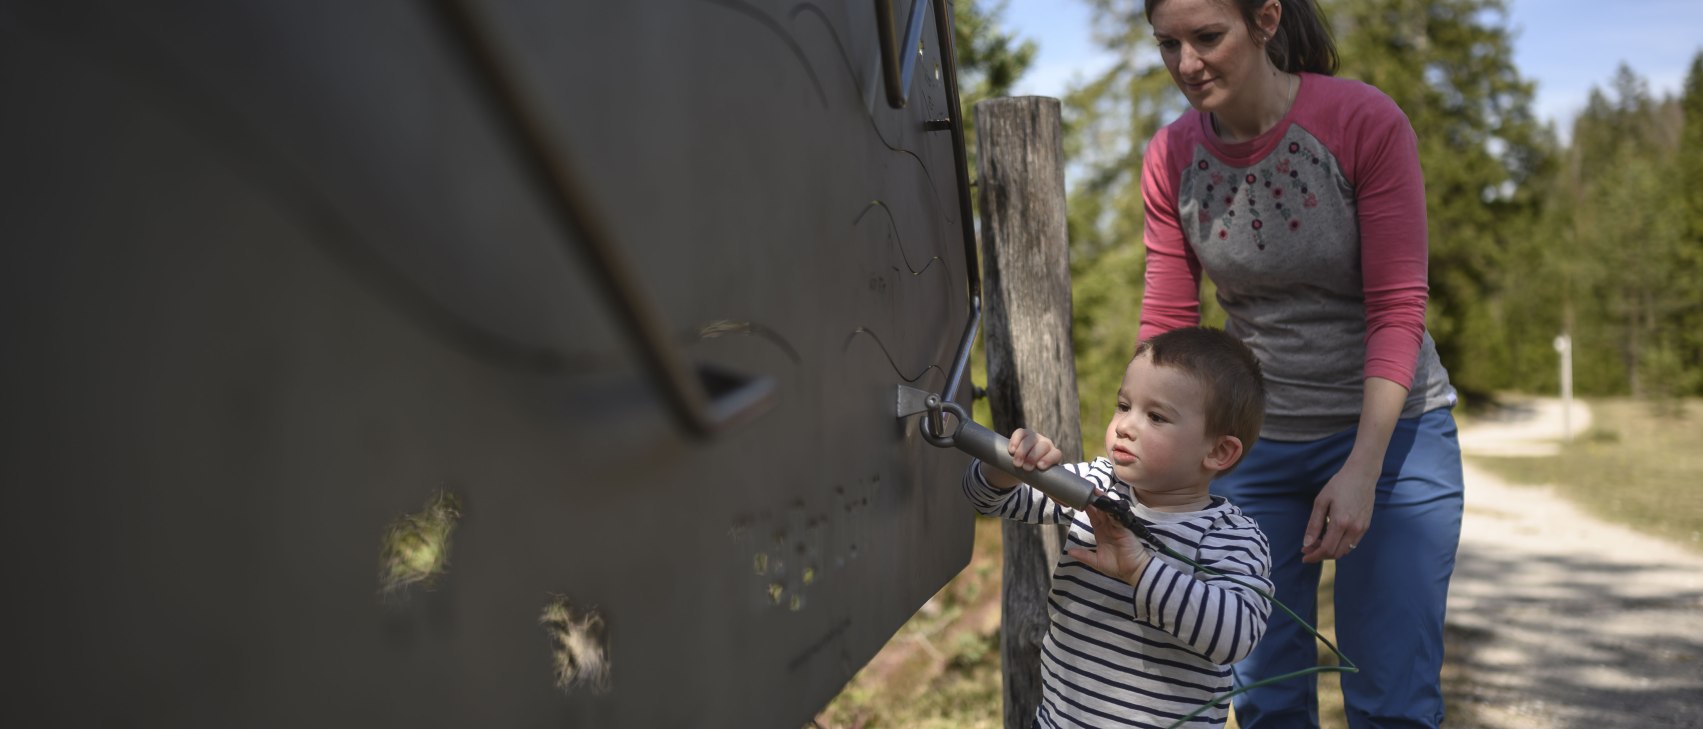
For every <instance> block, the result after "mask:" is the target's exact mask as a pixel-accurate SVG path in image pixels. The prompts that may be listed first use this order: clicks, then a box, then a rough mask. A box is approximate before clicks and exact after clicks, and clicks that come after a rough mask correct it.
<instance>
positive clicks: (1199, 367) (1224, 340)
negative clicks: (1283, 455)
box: [1131, 327, 1265, 473]
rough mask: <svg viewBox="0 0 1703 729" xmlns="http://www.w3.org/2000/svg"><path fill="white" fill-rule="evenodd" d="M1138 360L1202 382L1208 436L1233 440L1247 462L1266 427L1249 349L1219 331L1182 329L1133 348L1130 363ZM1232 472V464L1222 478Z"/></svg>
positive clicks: (1261, 383) (1261, 388) (1261, 382)
mask: <svg viewBox="0 0 1703 729" xmlns="http://www.w3.org/2000/svg"><path fill="white" fill-rule="evenodd" d="M1142 355H1147V356H1149V357H1151V358H1152V360H1153V364H1154V365H1155V366H1161V367H1173V368H1176V369H1178V370H1181V371H1182V372H1185V373H1187V374H1188V375H1189V376H1191V377H1194V378H1195V380H1196V381H1198V382H1200V384H1201V387H1202V389H1204V390H1206V407H1205V410H1206V434H1207V435H1208V436H1214V437H1216V436H1220V435H1233V436H1236V437H1237V438H1238V439H1240V440H1241V441H1242V457H1244V458H1245V457H1247V454H1248V451H1250V450H1253V447H1254V441H1256V440H1259V435H1260V424H1261V423H1263V422H1265V376H1264V375H1262V374H1261V373H1260V363H1259V360H1258V359H1256V358H1255V357H1254V352H1253V350H1251V349H1248V345H1246V344H1243V343H1242V341H1241V340H1239V339H1237V338H1235V337H1232V336H1230V335H1229V334H1227V333H1225V332H1224V331H1223V330H1221V329H1212V328H1208V327H1184V328H1182V329H1172V330H1171V331H1168V332H1165V333H1164V334H1160V335H1159V336H1156V337H1154V338H1152V339H1148V340H1144V341H1142V342H1140V343H1138V344H1136V345H1135V356H1134V357H1132V358H1131V359H1132V360H1134V359H1140V358H1141V356H1142ZM1236 463H1241V458H1238V459H1236ZM1235 467H1236V464H1235V463H1232V464H1230V467H1229V468H1226V469H1224V471H1223V472H1224V473H1228V472H1229V471H1230V470H1231V469H1233V468H1235Z"/></svg>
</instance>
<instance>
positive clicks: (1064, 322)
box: [975, 96, 1082, 729]
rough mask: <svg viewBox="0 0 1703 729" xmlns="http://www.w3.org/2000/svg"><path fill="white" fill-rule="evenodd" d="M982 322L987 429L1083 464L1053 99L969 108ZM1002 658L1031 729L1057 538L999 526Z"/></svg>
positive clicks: (1013, 728)
mask: <svg viewBox="0 0 1703 729" xmlns="http://www.w3.org/2000/svg"><path fill="white" fill-rule="evenodd" d="M975 112H976V129H977V133H976V153H977V159H978V160H979V167H980V171H979V179H980V181H979V194H980V196H981V198H980V199H981V226H982V227H981V233H982V261H983V273H982V287H983V297H984V301H983V315H984V316H985V317H986V321H987V326H986V330H985V332H986V333H985V341H986V344H987V363H988V385H987V391H988V402H989V404H990V405H991V406H992V411H993V426H994V430H996V431H998V432H1000V433H1005V434H1010V432H1011V431H1012V430H1013V429H1015V428H1018V427H1024V428H1028V429H1030V430H1034V431H1036V432H1039V433H1042V434H1044V435H1046V436H1048V437H1050V438H1052V439H1053V441H1054V442H1056V443H1057V444H1058V447H1059V449H1060V450H1062V451H1064V455H1065V458H1066V459H1067V461H1078V460H1081V458H1082V433H1081V426H1080V424H1079V420H1078V418H1079V413H1080V407H1079V405H1078V402H1077V393H1076V358H1075V354H1074V352H1073V351H1072V349H1071V332H1070V322H1071V312H1070V254H1069V239H1068V235H1067V232H1066V228H1065V211H1066V206H1065V196H1064V152H1063V145H1062V142H1061V133H1060V123H1059V102H1058V100H1057V99H1052V98H1046V97H1039V96H1031V97H1023V98H1012V99H990V100H987V101H983V102H981V103H978V104H976V107H975ZM1003 534H1004V538H1005V569H1004V573H1003V574H1004V578H1003V579H1004V583H1003V588H1002V594H1001V610H1002V611H1003V612H1002V616H1003V617H1002V629H1001V633H1000V659H1001V665H1002V666H1003V669H1004V674H1005V726H1006V727H1007V729H1027V727H1029V726H1030V725H1031V723H1032V722H1033V721H1034V718H1033V717H1034V715H1035V709H1036V707H1038V706H1039V705H1040V697H1041V672H1040V650H1041V639H1042V638H1043V637H1044V636H1045V635H1046V631H1047V593H1048V591H1049V590H1050V589H1051V577H1050V575H1051V572H1050V569H1051V566H1052V565H1053V563H1054V561H1055V559H1056V557H1057V554H1058V551H1059V549H1060V546H1059V537H1060V534H1061V530H1060V529H1059V528H1057V527H1036V526H1031V525H1028V524H1021V523H1018V522H1006V523H1005V525H1004V531H1003Z"/></svg>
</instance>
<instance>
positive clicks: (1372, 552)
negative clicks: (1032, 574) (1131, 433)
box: [1141, 0, 1463, 729]
mask: <svg viewBox="0 0 1703 729" xmlns="http://www.w3.org/2000/svg"><path fill="white" fill-rule="evenodd" d="M1146 11H1147V19H1148V22H1149V23H1151V24H1152V26H1153V33H1154V36H1155V37H1156V38H1157V39H1158V42H1159V48H1160V52H1161V55H1162V56H1163V58H1164V60H1165V65H1166V67H1167V68H1168V69H1169V70H1170V73H1171V78H1172V80H1173V81H1175V82H1176V84H1177V87H1178V88H1180V89H1181V90H1182V92H1183V94H1184V96H1186V97H1187V98H1188V101H1189V104H1190V105H1191V106H1192V107H1193V108H1192V109H1191V110H1190V111H1188V112H1186V113H1185V114H1184V115H1183V116H1182V117H1181V118H1180V119H1178V120H1176V121H1175V122H1173V123H1172V124H1170V125H1168V126H1167V127H1165V128H1164V129H1162V130H1160V132H1159V133H1158V134H1156V135H1155V136H1154V138H1153V140H1152V142H1151V143H1150V144H1149V145H1148V149H1147V154H1146V158H1145V162H1144V167H1143V171H1142V195H1143V200H1144V203H1145V208H1146V230H1145V234H1144V240H1145V244H1146V246H1147V271H1146V282H1147V288H1146V291H1145V293H1144V295H1143V299H1142V324H1141V336H1142V338H1143V339H1146V338H1149V337H1152V336H1154V335H1156V334H1158V333H1160V332H1163V331H1167V330H1170V329H1174V328H1177V327H1181V326H1189V325H1194V324H1196V323H1197V322H1198V321H1199V318H1200V311H1199V303H1198V298H1197V297H1198V292H1199V285H1200V276H1201V274H1202V273H1205V274H1206V275H1207V276H1209V277H1210V278H1211V279H1212V280H1213V283H1214V284H1216V285H1217V289H1218V300H1219V302H1220V303H1221V304H1222V305H1223V308H1224V310H1225V311H1226V312H1228V315H1229V321H1228V323H1227V325H1226V329H1228V330H1229V331H1230V332H1231V333H1233V334H1235V335H1236V336H1238V337H1240V338H1241V339H1242V340H1243V341H1244V342H1246V343H1247V344H1248V345H1249V347H1251V348H1252V349H1253V350H1254V351H1255V352H1256V353H1257V354H1258V356H1259V359H1260V363H1261V366H1262V367H1263V369H1264V371H1265V374H1266V379H1267V392H1268V399H1267V408H1266V413H1267V414H1266V421H1265V426H1264V428H1263V429H1262V431H1261V433H1260V439H1259V440H1258V442H1257V443H1256V445H1255V447H1253V448H1252V450H1251V451H1250V452H1249V454H1248V457H1247V460H1246V461H1245V462H1244V463H1243V465H1242V466H1241V467H1240V468H1238V469H1237V470H1236V471H1235V472H1234V473H1232V474H1229V475H1227V476H1225V477H1223V478H1220V479H1218V480H1217V481H1215V482H1214V483H1213V491H1214V493H1218V494H1221V495H1223V496H1225V497H1227V498H1229V499H1230V501H1231V502H1233V503H1235V504H1236V505H1238V506H1239V507H1240V508H1241V509H1242V510H1243V511H1244V512H1246V513H1247V514H1249V515H1250V516H1253V517H1254V518H1255V519H1256V520H1258V522H1259V524H1260V526H1261V528H1262V529H1263V530H1264V531H1265V533H1266V536H1267V537H1268V538H1269V539H1270V541H1271V553H1272V558H1273V574H1272V578H1273V581H1274V582H1276V584H1277V586H1278V591H1277V596H1278V598H1279V599H1280V600H1282V601H1283V602H1284V603H1286V604H1288V605H1290V606H1293V607H1294V608H1295V609H1296V610H1297V612H1299V613H1300V614H1302V615H1304V616H1312V615H1316V614H1317V611H1316V607H1317V606H1316V604H1315V603H1316V600H1315V598H1314V595H1315V591H1316V589H1317V586H1318V580H1319V568H1320V563H1321V562H1322V561H1323V560H1328V559H1334V560H1337V568H1336V570H1337V571H1336V621H1337V623H1336V628H1337V636H1338V637H1339V639H1340V645H1341V647H1342V649H1343V652H1344V653H1345V654H1346V655H1348V656H1349V658H1350V659H1352V660H1353V661H1354V662H1355V663H1357V664H1358V665H1359V666H1360V669H1361V670H1360V672H1359V673H1357V674H1347V675H1344V677H1343V681H1342V689H1343V696H1344V699H1345V702H1346V709H1347V713H1348V723H1349V726H1351V727H1420V726H1423V727H1434V726H1438V725H1439V724H1440V723H1441V722H1442V719H1443V701H1442V691H1441V687H1440V680H1439V674H1440V672H1441V667H1442V658H1443V640H1442V639H1443V606H1444V600H1445V596H1446V594H1447V592H1448V584H1449V576H1450V574H1451V573H1452V572H1453V570H1454V560H1455V547H1456V544H1457V542H1458V541H1459V537H1460V519H1461V506H1462V491H1463V488H1462V482H1461V468H1460V448H1459V445H1458V443H1457V441H1456V439H1455V424H1454V418H1453V415H1452V414H1451V412H1450V408H1451V407H1452V406H1453V405H1454V402H1455V393H1454V389H1453V388H1452V387H1451V386H1450V385H1449V378H1448V373H1447V371H1446V370H1444V368H1443V366H1442V364H1441V363H1440V362H1439V361H1438V359H1437V351H1436V347H1435V345H1434V344H1433V342H1432V340H1431V337H1430V336H1429V335H1428V334H1427V333H1426V332H1425V305H1426V299H1427V290H1428V289H1427V283H1426V230H1425V189H1424V179H1423V177H1422V173H1421V171H1420V166H1419V157H1418V150H1417V143H1416V141H1415V137H1414V133H1413V129H1412V127H1411V126H1410V125H1409V123H1408V121H1407V118H1406V116H1404V115H1403V114H1402V112H1401V110H1400V109H1399V108H1398V107H1397V106H1396V105H1395V103H1394V102H1393V101H1391V100H1390V99H1389V98H1388V97H1387V96H1385V95H1384V94H1383V93H1381V92H1379V91H1378V90H1377V89H1374V88H1372V87H1370V86H1368V85H1366V84H1363V83H1359V82H1356V81H1349V80H1343V79H1337V78H1333V77H1332V76H1331V75H1330V74H1332V73H1333V72H1334V71H1335V69H1336V50H1335V48H1334V46H1333V45H1332V41H1331V38H1330V34H1329V31H1328V29H1327V28H1326V27H1325V25H1324V23H1323V21H1322V19H1321V17H1320V15H1319V12H1318V9H1317V7H1316V6H1315V5H1314V2H1313V0H1152V1H1151V2H1149V3H1148V4H1147V7H1146ZM1315 656H1316V647H1315V646H1314V644H1313V641H1312V638H1311V637H1310V636H1309V635H1307V634H1306V633H1305V632H1304V631H1303V630H1301V629H1300V628H1299V627H1297V626H1295V625H1294V624H1293V622H1292V621H1290V620H1288V618H1286V617H1283V616H1278V617H1274V618H1273V620H1272V622H1271V625H1270V627H1269V629H1268V632H1267V633H1266V636H1265V639H1264V641H1263V642H1262V643H1261V644H1260V645H1259V647H1258V648H1257V649H1256V651H1255V653H1254V655H1253V656H1252V657H1250V658H1249V659H1248V660H1246V661H1244V662H1242V663H1240V664H1238V665H1237V666H1236V668H1235V672H1236V680H1237V683H1238V685H1246V684H1248V683H1252V682H1254V681H1257V680H1259V679H1263V678H1267V677H1271V676H1275V675H1280V674H1282V673H1287V672H1289V671H1292V670H1298V669H1301V668H1304V667H1307V666H1311V665H1313V664H1314V662H1315ZM1316 686H1317V682H1316V681H1314V680H1312V679H1310V678H1309V679H1308V680H1305V681H1302V680H1291V681H1284V682H1280V683H1278V684H1275V685H1272V686H1268V687H1264V688H1261V689H1256V690H1254V691H1252V692H1249V693H1247V694H1244V695H1243V696H1241V697H1239V698H1238V700H1237V702H1236V706H1235V708H1236V716H1237V721H1238V723H1239V724H1240V726H1242V727H1243V728H1244V729H1261V728H1262V727H1295V726H1317V725H1318V705H1317V692H1316Z"/></svg>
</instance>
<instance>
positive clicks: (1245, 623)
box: [1134, 513, 1273, 665]
mask: <svg viewBox="0 0 1703 729" xmlns="http://www.w3.org/2000/svg"><path fill="white" fill-rule="evenodd" d="M1217 527H1218V528H1216V529H1213V530H1212V531H1209V532H1207V533H1206V534H1205V535H1203V537H1202V539H1201V542H1200V550H1199V552H1198V559H1197V560H1196V561H1198V562H1199V563H1200V564H1201V565H1202V566H1203V567H1205V568H1207V570H1210V572H1207V571H1200V572H1195V571H1192V570H1189V569H1187V568H1183V567H1179V566H1177V565H1175V564H1173V563H1172V562H1170V561H1168V560H1166V559H1161V558H1159V557H1155V558H1154V559H1153V561H1152V562H1150V563H1148V565H1147V569H1146V570H1145V571H1144V572H1143V573H1142V575H1141V579H1140V581H1139V582H1138V583H1137V584H1136V587H1135V596H1134V613H1135V619H1136V620H1140V621H1143V622H1146V623H1148V624H1149V625H1152V626H1154V627H1156V628H1158V629H1160V630H1163V631H1165V632H1167V633H1169V634H1171V635H1172V636H1175V637H1176V638H1177V639H1179V640H1181V641H1183V642H1184V643H1185V644H1187V645H1188V646H1190V648H1192V649H1193V650H1194V651H1195V652H1196V653H1198V654H1200V655H1201V656H1202V657H1204V658H1206V659H1207V660H1209V661H1211V662H1213V663H1217V664H1220V665H1229V664H1231V663H1235V662H1237V661H1239V660H1242V659H1243V658H1246V657H1247V655H1248V654H1249V653H1250V652H1252V651H1253V649H1254V644H1256V643H1258V642H1259V639H1260V638H1261V637H1262V636H1263V635H1264V634H1265V626H1266V621H1267V619H1268V618H1270V617H1271V601H1270V600H1268V599H1266V598H1265V597H1262V596H1260V594H1259V593H1258V592H1256V591H1255V588H1257V589H1258V590H1259V591H1263V592H1265V593H1266V594H1268V595H1269V594H1271V592H1272V589H1273V587H1272V583H1271V580H1270V579H1269V575H1270V573H1271V551H1270V548H1269V546H1268V545H1267V543H1266V540H1265V536H1264V534H1262V533H1261V532H1260V531H1259V527H1257V526H1255V525H1254V522H1253V520H1252V519H1249V518H1248V517H1247V516H1245V515H1242V514H1240V513H1238V514H1235V515H1234V516H1232V517H1230V518H1228V519H1226V520H1225V521H1224V522H1223V523H1221V524H1218V525H1217ZM1215 573H1216V574H1215Z"/></svg>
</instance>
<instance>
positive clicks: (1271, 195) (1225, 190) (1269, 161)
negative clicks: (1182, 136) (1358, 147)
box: [1191, 142, 1320, 251]
mask: <svg viewBox="0 0 1703 729" xmlns="http://www.w3.org/2000/svg"><path fill="white" fill-rule="evenodd" d="M1285 150H1286V151H1287V152H1288V153H1287V154H1284V151H1285ZM1303 161H1305V162H1308V163H1311V164H1314V165H1317V164H1318V163H1319V161H1320V159H1319V157H1318V155H1317V154H1315V152H1314V150H1312V149H1310V148H1309V147H1308V145H1306V144H1303V143H1301V142H1289V143H1288V144H1286V145H1285V146H1283V147H1280V148H1279V149H1278V151H1277V153H1276V154H1272V155H1271V156H1270V157H1268V158H1266V159H1265V160H1263V161H1262V162H1260V163H1258V164H1256V165H1254V166H1252V167H1247V168H1241V169H1236V168H1229V169H1225V167H1224V165H1223V163H1222V162H1221V161H1220V160H1218V159H1217V158H1215V157H1212V156H1210V155H1203V156H1202V157H1201V158H1200V159H1197V160H1195V162H1194V165H1193V167H1194V170H1193V171H1198V172H1200V173H1201V177H1200V178H1197V182H1196V183H1195V184H1196V185H1197V187H1196V188H1195V189H1196V190H1197V191H1199V198H1198V199H1199V203H1200V206H1199V209H1198V210H1197V212H1196V215H1195V217H1196V218H1197V220H1198V223H1199V225H1200V226H1201V230H1202V232H1203V233H1205V232H1207V231H1212V232H1214V233H1216V237H1217V239H1218V240H1221V241H1227V240H1229V238H1230V227H1231V224H1232V223H1234V222H1235V219H1236V218H1243V219H1245V220H1246V221H1247V223H1246V227H1243V228H1240V229H1239V230H1242V231H1244V234H1245V235H1248V236H1251V237H1252V242H1253V244H1254V247H1255V248H1257V249H1259V250H1262V251H1263V250H1265V247H1266V244H1267V243H1268V242H1269V241H1267V240H1266V238H1265V235H1266V231H1267V230H1268V226H1267V225H1266V223H1268V222H1270V223H1273V224H1274V225H1278V226H1280V228H1278V229H1279V230H1286V231H1287V232H1288V233H1298V232H1300V230H1301V213H1302V211H1303V210H1311V209H1313V208H1316V207H1318V205H1319V198H1318V195H1316V194H1314V193H1313V191H1312V190H1310V189H1309V188H1308V186H1307V184H1306V182H1305V181H1303V180H1302V179H1301V168H1302V167H1305V165H1303V164H1301V162H1303ZM1193 171H1191V174H1192V172H1193ZM1262 192H1263V193H1264V194H1263V196H1262V195H1261V193H1262ZM1220 202H1222V203H1223V208H1222V209H1220V208H1217V207H1216V206H1217V205H1218V204H1219V203H1220ZM1295 203H1298V204H1295ZM1238 210H1239V211H1241V215H1238V214H1237V212H1238ZM1243 216H1246V217H1245V218H1244V217H1243ZM1215 221H1216V222H1215Z"/></svg>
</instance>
